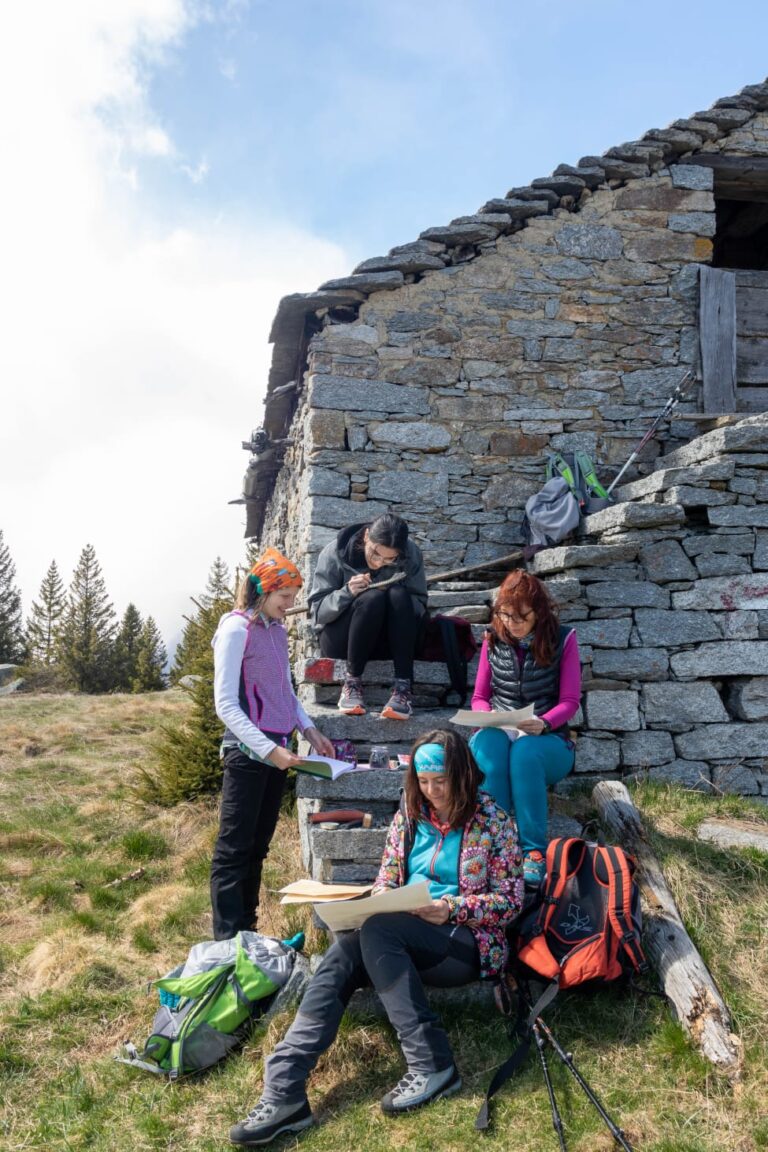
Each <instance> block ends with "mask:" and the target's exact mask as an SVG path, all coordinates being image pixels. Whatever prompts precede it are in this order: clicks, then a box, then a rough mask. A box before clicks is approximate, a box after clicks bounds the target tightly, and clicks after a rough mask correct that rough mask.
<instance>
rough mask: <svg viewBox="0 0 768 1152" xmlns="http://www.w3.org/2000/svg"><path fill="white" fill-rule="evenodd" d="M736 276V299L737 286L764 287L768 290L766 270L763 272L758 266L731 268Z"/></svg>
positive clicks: (767, 273)
mask: <svg viewBox="0 0 768 1152" xmlns="http://www.w3.org/2000/svg"><path fill="white" fill-rule="evenodd" d="M729 271H732V272H733V274H734V276H735V277H736V299H737V300H738V293H739V288H765V289H766V290H768V272H763V271H761V270H760V269H758V268H732V269H729Z"/></svg>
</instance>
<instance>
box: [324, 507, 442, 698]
mask: <svg viewBox="0 0 768 1152" xmlns="http://www.w3.org/2000/svg"><path fill="white" fill-rule="evenodd" d="M390 581H392V582H391V583H390ZM308 599H309V608H310V612H311V618H312V625H313V627H314V629H315V632H317V633H318V635H319V640H320V651H321V652H322V654H323V656H332V657H334V658H335V659H337V660H346V662H347V668H346V676H345V679H344V686H343V688H342V690H341V696H340V697H339V704H338V707H339V711H340V712H343V713H344V714H345V715H346V716H362V715H363V713H364V712H365V701H364V699H363V671H364V669H365V666H366V664H367V663H368V661H369V660H392V661H393V662H394V666H395V677H394V684H393V687H392V694H391V696H390V698H389V700H388V701H387V703H386V704H385V706H384V709H383V710H382V713H381V715H382V717H384V718H385V719H389V720H407V719H408V718H409V717H410V715H411V712H412V703H411V686H412V682H413V661H414V656H415V653H416V644H417V641H418V639H419V635H420V633H421V626H422V617H423V616H424V613H425V612H426V609H427V581H426V577H425V575H424V559H423V557H422V555H421V551H420V550H419V548H417V547H416V545H415V544H414V543H413V541H412V540H409V539H408V525H407V524H406V523H405V521H404V520H401V519H400V517H399V516H395V515H393V514H392V513H391V512H387V513H385V514H384V515H383V516H378V517H377V518H376V519H375V520H374V521H372V523H370V524H352V525H350V526H349V527H348V528H342V530H341V532H339V534H338V536H337V537H336V539H335V540H333V541H331V543H330V544H327V545H326V546H325V548H323V550H322V552H321V553H320V555H319V557H318V560H317V567H316V569H315V575H314V579H313V581H312V588H311V589H310V593H309V598H308Z"/></svg>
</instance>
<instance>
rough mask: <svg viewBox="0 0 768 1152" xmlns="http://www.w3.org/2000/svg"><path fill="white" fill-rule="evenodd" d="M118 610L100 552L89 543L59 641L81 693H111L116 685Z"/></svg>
mask: <svg viewBox="0 0 768 1152" xmlns="http://www.w3.org/2000/svg"><path fill="white" fill-rule="evenodd" d="M114 636H115V610H114V608H113V607H112V605H111V603H110V601H109V597H108V595H107V590H106V587H105V584H104V578H103V576H102V575H101V568H100V567H99V562H98V560H97V559H96V552H95V551H94V548H93V546H92V545H91V544H87V545H86V546H85V548H83V551H82V552H81V553H80V559H79V561H78V564H77V567H76V568H75V571H74V573H73V575H72V583H71V584H70V586H69V597H68V603H67V608H66V611H65V613H64V619H63V622H62V627H61V632H60V635H59V643H58V656H59V662H60V664H61V666H62V671H63V673H64V675H65V677H66V679H67V681H68V683H69V684H70V685H71V686H72V687H73V688H76V689H77V690H78V691H80V692H108V691H109V690H110V689H111V688H112V686H113V684H114Z"/></svg>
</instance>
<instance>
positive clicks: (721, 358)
mask: <svg viewBox="0 0 768 1152" xmlns="http://www.w3.org/2000/svg"><path fill="white" fill-rule="evenodd" d="M699 341H700V346H701V379H702V407H703V409H704V411H705V412H735V411H736V277H735V275H734V274H733V272H729V271H727V270H726V269H724V268H709V267H708V266H707V265H706V264H702V266H701V269H700V277H699Z"/></svg>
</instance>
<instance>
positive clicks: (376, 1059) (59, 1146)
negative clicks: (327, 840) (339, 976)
mask: <svg viewBox="0 0 768 1152" xmlns="http://www.w3.org/2000/svg"><path fill="white" fill-rule="evenodd" d="M185 699H186V698H185V697H184V696H183V695H182V694H181V693H166V694H160V695H151V696H141V697H132V696H114V697H103V698H95V699H94V698H86V697H77V696H49V695H46V696H40V697H19V698H12V699H7V700H0V748H2V753H0V900H1V901H2V912H0V1101H1V1102H0V1134H2V1140H0V1143H1V1144H2V1147H3V1148H6V1147H7V1148H8V1149H9V1150H11V1149H45V1150H46V1152H47V1150H49V1149H50V1150H55V1152H59V1150H62V1152H64V1150H65V1149H66V1150H70V1149H86V1148H87V1149H89V1150H93V1152H112V1149H113V1147H114V1146H115V1145H116V1144H117V1143H120V1144H121V1145H122V1146H125V1147H127V1148H129V1149H131V1150H132V1152H133V1150H134V1149H136V1150H142V1152H143V1150H145V1149H146V1150H151V1152H155V1150H157V1152H159V1150H161V1149H164V1150H166V1149H176V1148H182V1147H183V1148H184V1149H185V1152H213V1149H218V1148H220V1147H222V1146H223V1144H224V1143H225V1140H226V1131H227V1127H228V1125H229V1124H230V1123H231V1122H232V1121H233V1120H234V1119H236V1118H237V1117H238V1116H240V1115H242V1113H243V1111H244V1109H245V1108H246V1107H248V1106H250V1104H251V1103H252V1102H253V1100H254V1098H255V1096H256V1095H257V1093H258V1088H259V1084H260V1081H261V1074H262V1066H263V1059H264V1056H265V1054H267V1053H268V1052H269V1051H270V1050H271V1048H272V1047H273V1046H274V1044H275V1043H276V1042H277V1041H278V1039H279V1038H280V1037H281V1036H282V1034H283V1033H284V1031H285V1029H286V1027H287V1025H288V1023H289V1016H288V1015H283V1016H281V1017H280V1018H278V1019H275V1020H273V1021H272V1022H271V1023H270V1024H269V1026H268V1027H267V1028H265V1029H263V1030H262V1031H261V1032H260V1033H259V1032H257V1033H256V1034H255V1035H254V1038H253V1040H252V1041H251V1042H250V1043H249V1044H248V1045H247V1046H246V1048H245V1050H244V1052H243V1053H242V1054H241V1055H240V1056H238V1057H236V1058H233V1059H232V1060H230V1061H228V1062H227V1063H226V1064H224V1065H223V1066H222V1067H221V1068H220V1069H218V1070H216V1071H214V1072H213V1073H212V1074H211V1075H209V1076H207V1077H205V1078H203V1079H201V1080H198V1081H196V1082H189V1083H181V1084H178V1085H176V1086H174V1087H173V1088H172V1089H168V1088H167V1086H164V1085H163V1084H161V1083H158V1082H157V1081H156V1080H154V1079H153V1078H151V1077H149V1076H143V1075H142V1074H140V1073H137V1072H135V1071H133V1070H130V1069H126V1068H124V1067H121V1066H120V1065H116V1064H115V1063H114V1062H113V1060H112V1056H113V1055H114V1053H115V1052H116V1051H117V1049H118V1046H119V1043H120V1041H122V1040H123V1039H125V1038H127V1037H131V1038H132V1039H134V1040H142V1039H143V1038H144V1037H145V1036H146V1035H147V1034H148V1030H149V1025H150V1023H151V1019H152V1015H153V1011H154V1003H153V1000H152V999H149V1000H148V999H147V998H146V996H145V995H144V988H145V985H146V982H147V981H148V980H149V979H151V978H152V977H154V976H156V975H158V974H160V973H162V972H163V971H165V970H167V969H168V968H170V967H171V966H173V965H174V964H176V963H178V961H179V960H180V959H183V957H184V955H185V954H186V951H187V949H188V947H189V945H190V944H191V943H193V942H195V941H196V940H197V939H201V938H205V937H206V936H207V935H209V932H210V913H209V906H208V896H207V871H208V864H209V860H210V852H211V847H212V844H213V839H214V835H215V823H216V808H215V804H213V803H212V802H210V801H201V802H199V803H195V804H184V805H180V806H178V807H177V808H174V809H171V810H166V809H157V808H152V807H147V806H144V805H139V804H137V803H136V800H135V796H134V793H133V792H132V789H131V783H132V778H133V773H134V770H135V768H136V766H138V765H140V764H141V763H142V762H144V761H145V760H146V757H147V755H148V745H149V742H150V739H151V737H152V735H153V733H154V732H155V731H156V730H157V726H158V725H159V724H160V723H162V722H163V721H165V720H167V719H168V718H169V717H170V716H174V715H177V714H178V712H179V710H180V709H182V708H184V707H185ZM637 796H638V803H639V806H640V807H641V809H642V811H643V812H644V814H645V817H646V822H647V825H648V827H649V829H650V831H651V834H652V838H653V841H654V845H655V848H656V850H657V852H658V854H659V856H660V858H661V859H662V862H663V865H664V870H665V874H666V875H667V878H668V880H669V882H670V884H671V886H672V888H673V891H674V892H675V895H676V898H677V900H678V903H679V905H680V907H681V910H682V911H683V914H684V917H685V919H686V923H687V925H688V926H689V929H690V931H691V932H692V934H693V935H694V937H695V939H696V941H697V943H698V945H699V947H700V948H701V950H702V951H703V953H704V955H705V958H706V960H707V962H708V963H709V965H710V967H711V968H712V971H713V973H714V975H715V977H716V979H717V980H718V983H719V984H720V987H721V989H722V991H723V993H724V995H725V997H726V1000H727V1001H728V1003H729V1005H730V1007H731V1009H732V1011H733V1015H734V1021H735V1024H736V1027H737V1029H738V1031H739V1033H740V1035H741V1037H742V1040H743V1042H744V1045H745V1051H746V1063H745V1069H744V1077H743V1080H742V1082H741V1084H739V1085H736V1086H735V1087H734V1086H733V1085H731V1084H730V1083H729V1082H728V1081H727V1080H725V1079H724V1078H722V1077H719V1076H718V1075H717V1074H716V1073H714V1072H713V1071H712V1069H711V1068H709V1067H708V1066H706V1065H705V1064H704V1063H703V1062H702V1061H701V1060H700V1059H699V1058H698V1056H697V1055H696V1054H695V1053H694V1052H692V1050H691V1048H690V1046H689V1045H688V1043H687V1041H686V1040H685V1038H684V1037H683V1035H682V1033H681V1032H680V1030H679V1028H678V1027H677V1026H676V1025H675V1024H674V1023H673V1022H671V1021H670V1018H669V1014H668V1012H667V1009H666V1007H665V1005H664V1004H663V1003H662V1002H661V1001H659V1000H658V999H647V998H633V997H630V996H625V997H619V996H615V995H613V994H612V993H602V994H600V995H598V996H595V997H587V996H585V995H583V994H579V995H574V996H571V997H565V998H564V999H563V1002H562V1003H561V1004H560V1005H559V1006H558V1007H557V1008H556V1010H555V1012H554V1018H553V1021H552V1023H553V1026H554V1027H555V1031H556V1032H557V1034H558V1035H559V1037H560V1039H561V1041H562V1043H563V1044H564V1045H565V1046H566V1047H568V1048H570V1049H572V1050H573V1051H574V1053H575V1057H576V1059H577V1061H578V1063H579V1066H580V1067H581V1068H582V1070H583V1072H584V1073H585V1075H586V1076H587V1077H588V1079H589V1080H590V1081H591V1083H592V1084H593V1085H594V1086H595V1088H596V1089H597V1090H598V1092H599V1094H600V1095H601V1097H602V1098H603V1099H604V1102H605V1103H606V1105H607V1106H608V1108H609V1110H610V1111H611V1112H612V1113H614V1114H615V1115H616V1117H617V1118H618V1119H620V1121H621V1123H622V1126H623V1127H624V1129H625V1130H626V1132H627V1133H628V1135H629V1137H630V1139H631V1141H632V1143H633V1145H634V1147H635V1148H636V1150H637V1152H726V1150H728V1152H731V1150H735V1152H759V1150H760V1149H766V1148H768V1109H766V1107H765V1103H764V1102H765V1101H766V1100H767V1099H768V1057H766V1052H765V1035H766V1033H767V1032H768V1007H767V1006H766V997H765V989H766V986H768V940H767V937H768V871H767V870H766V861H765V859H764V858H762V857H760V856H759V855H757V854H755V853H745V852H738V851H731V850H729V851H721V850H718V849H716V848H714V847H713V846H712V845H704V844H699V843H698V842H697V841H696V840H695V837H694V834H693V830H694V828H695V826H696V825H697V823H698V821H699V820H700V819H702V818H703V817H704V816H710V815H717V814H720V815H723V814H727V813H733V812H736V811H744V812H750V813H751V815H752V818H753V819H754V820H756V821H758V822H761V823H765V822H766V814H765V812H764V811H762V810H760V809H759V808H757V807H755V806H752V807H751V808H750V807H749V806H748V805H744V804H742V803H741V802H736V801H733V800H726V799H721V800H712V799H706V798H703V797H701V796H696V795H683V794H679V793H674V792H672V791H665V790H660V789H651V788H647V789H643V790H641V791H640V792H639V793H638V794H637ZM574 805H575V806H576V807H580V808H581V814H587V813H588V809H589V801H588V800H584V798H581V799H576V800H574V801H571V802H570V806H571V808H572V809H573V807H574ZM137 859H138V860H139V862H140V864H141V867H142V868H143V869H144V875H143V877H142V878H141V879H139V880H136V881H125V882H123V883H121V884H118V886H117V887H114V888H113V887H107V885H108V884H110V882H111V881H112V880H114V879H115V878H120V877H124V876H126V875H128V874H129V873H130V872H131V871H133V870H134V869H135V868H136V865H137ZM300 872H301V862H300V859H299V847H298V837H297V835H296V828H295V819H294V818H293V817H291V816H290V815H286V816H284V817H283V819H282V820H281V824H280V826H279V829H278V833H277V836H276V838H275V841H274V844H273V849H272V851H271V853H270V858H269V860H268V867H267V869H266V870H265V882H266V887H267V891H266V892H265V893H264V898H263V904H262V911H261V925H262V928H263V930H264V931H267V932H269V933H270V934H273V935H275V936H287V935H291V934H292V933H293V932H294V931H295V930H296V929H297V927H299V926H301V925H302V924H304V925H305V926H306V919H307V917H306V912H305V910H303V909H301V908H296V907H294V908H284V907H282V906H280V905H279V903H277V898H276V896H275V894H274V892H272V891H270V890H269V889H275V888H277V887H279V885H280V883H282V882H284V881H285V880H288V879H292V878H294V877H296V876H298V875H299V874H300ZM321 943H322V942H321V940H320V938H319V936H318V934H317V933H316V932H315V930H313V929H311V928H308V944H309V947H310V948H311V949H312V950H315V949H317V948H319V947H320V946H321ZM446 1025H447V1027H448V1029H449V1033H450V1036H451V1041H452V1044H453V1046H454V1049H455V1051H456V1053H457V1059H458V1062H459V1065H460V1067H461V1070H462V1074H463V1077H464V1084H465V1087H464V1090H463V1092H462V1093H461V1094H460V1095H459V1096H457V1097H454V1098H452V1099H451V1100H449V1101H444V1102H442V1103H440V1104H438V1105H437V1106H435V1108H433V1109H429V1110H426V1111H425V1112H424V1113H416V1114H414V1115H413V1116H408V1117H402V1118H400V1119H398V1120H397V1121H395V1122H389V1121H387V1120H385V1119H384V1117H383V1116H382V1115H381V1112H380V1110H379V1108H378V1098H379V1096H380V1095H381V1094H382V1093H383V1091H385V1090H386V1088H388V1087H390V1086H391V1084H392V1083H393V1082H394V1081H395V1080H396V1079H397V1078H398V1076H399V1075H400V1073H401V1070H402V1063H401V1056H400V1054H399V1049H398V1047H397V1045H396V1043H395V1041H394V1038H393V1037H392V1035H391V1033H390V1031H389V1030H388V1028H386V1027H385V1026H384V1025H382V1024H381V1023H380V1022H376V1021H367V1022H366V1021H360V1020H352V1021H349V1022H345V1023H344V1024H343V1026H342V1030H341V1033H340V1036H339V1038H338V1041H337V1043H336V1044H335V1045H334V1047H333V1048H332V1049H331V1050H330V1051H329V1052H328V1053H327V1054H326V1055H325V1056H324V1057H323V1059H322V1060H321V1061H320V1064H319V1065H318V1068H317V1070H316V1072H315V1074H314V1075H313V1077H312V1080H311V1083H310V1098H311V1101H312V1104H313V1108H314V1109H315V1111H316V1114H317V1116H318V1118H319V1119H320V1121H321V1124H320V1126H319V1127H318V1128H316V1129H314V1130H313V1131H311V1132H309V1133H307V1134H306V1135H305V1136H303V1137H302V1139H301V1145H302V1148H306V1150H307V1152H325V1150H328V1152H330V1150H333V1152H338V1149H349V1150H356V1149H365V1152H384V1150H389V1149H408V1150H421V1149H424V1150H427V1149H429V1150H430V1152H431V1150H432V1149H433V1148H435V1147H439V1148H440V1149H441V1152H466V1148H467V1147H471V1146H473V1144H475V1143H476V1142H477V1140H478V1137H477V1134H476V1133H475V1131H474V1117H475V1113H476V1110H477V1107H478V1106H479V1103H480V1099H481V1096H482V1093H483V1091H484V1089H485V1086H486V1085H487V1082H488V1080H489V1078H490V1073H491V1071H492V1069H493V1068H494V1067H495V1066H496V1065H497V1064H498V1063H500V1062H501V1061H502V1060H503V1059H504V1058H505V1057H506V1056H507V1055H508V1053H509V1042H508V1040H507V1038H506V1035H505V1032H504V1028H503V1025H502V1022H501V1020H500V1019H499V1018H497V1017H494V1018H493V1019H481V1018H478V1017H476V1016H473V1015H472V1014H471V1013H468V1012H460V1013H458V1012H457V1013H453V1014H449V1015H447V1016H446ZM551 1066H552V1076H553V1080H554V1082H555V1087H556V1091H557V1094H558V1097H559V1098H560V1100H561V1108H562V1111H563V1117H564V1120H565V1123H566V1128H567V1135H568V1147H569V1148H570V1149H572V1150H573V1152H601V1150H605V1152H608V1149H609V1148H611V1147H612V1141H611V1139H610V1137H609V1136H608V1134H607V1132H606V1131H605V1129H604V1128H603V1127H602V1125H601V1124H600V1122H599V1120H598V1119H597V1118H596V1116H595V1114H594V1112H593V1111H592V1110H591V1109H590V1108H589V1107H588V1106H587V1105H586V1104H585V1103H584V1101H583V1099H582V1097H581V1096H580V1094H579V1093H578V1091H577V1090H576V1089H575V1086H574V1085H573V1082H572V1081H571V1080H570V1079H569V1078H568V1075H567V1073H566V1071H565V1069H563V1068H562V1066H560V1065H559V1064H558V1063H557V1061H556V1060H552V1061H551ZM494 1116H495V1119H494V1127H493V1129H492V1131H491V1132H490V1133H489V1134H487V1135H486V1136H484V1137H483V1138H482V1143H483V1144H484V1145H485V1146H486V1148H487V1149H488V1152H496V1150H497V1149H498V1150H501V1149H504V1150H505V1152H506V1150H507V1149H508V1148H509V1147H510V1146H512V1147H514V1149H515V1152H547V1150H548V1149H552V1150H553V1152H554V1149H555V1147H556V1139H555V1136H554V1133H553V1132H552V1127H551V1118H550V1115H549V1107H548V1102H547V1098H546V1094H545V1091H544V1088H543V1083H542V1078H541V1073H540V1070H539V1068H538V1066H537V1065H536V1064H535V1062H534V1061H533V1060H531V1061H530V1062H529V1064H528V1065H527V1066H526V1068H525V1069H524V1070H523V1072H522V1074H520V1075H519V1076H518V1077H517V1078H516V1080H515V1082H514V1084H513V1085H511V1086H510V1087H508V1088H507V1089H505V1090H504V1092H503V1093H502V1094H501V1096H500V1098H499V1099H498V1101H497V1103H496V1104H495V1107H494ZM285 1146H286V1145H285V1144H283V1147H285ZM289 1146H293V1143H291V1142H289Z"/></svg>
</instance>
